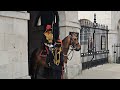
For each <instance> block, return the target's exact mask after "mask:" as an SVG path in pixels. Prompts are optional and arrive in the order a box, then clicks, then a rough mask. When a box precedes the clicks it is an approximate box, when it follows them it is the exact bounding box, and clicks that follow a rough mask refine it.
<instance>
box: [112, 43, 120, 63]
mask: <svg viewBox="0 0 120 90" xmlns="http://www.w3.org/2000/svg"><path fill="white" fill-rule="evenodd" d="M112 51H113V57H114V63H117V64H120V43H117V44H114V45H112Z"/></svg>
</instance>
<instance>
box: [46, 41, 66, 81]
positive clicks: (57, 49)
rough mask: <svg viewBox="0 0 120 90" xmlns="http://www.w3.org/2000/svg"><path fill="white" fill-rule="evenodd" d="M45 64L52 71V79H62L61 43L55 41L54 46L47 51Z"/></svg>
mask: <svg viewBox="0 0 120 90" xmlns="http://www.w3.org/2000/svg"><path fill="white" fill-rule="evenodd" d="M47 62H48V63H49V66H50V68H51V69H52V71H51V75H52V79H61V78H62V70H63V69H62V68H63V63H64V61H63V52H62V41H61V40H57V41H56V42H55V44H54V48H52V49H51V50H50V51H49V54H48V57H47Z"/></svg>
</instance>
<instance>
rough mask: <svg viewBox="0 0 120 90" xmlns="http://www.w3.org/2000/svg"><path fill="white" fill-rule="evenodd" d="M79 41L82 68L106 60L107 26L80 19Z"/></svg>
mask: <svg viewBox="0 0 120 90" xmlns="http://www.w3.org/2000/svg"><path fill="white" fill-rule="evenodd" d="M80 25H81V30H80V42H81V59H82V69H83V70H84V69H89V68H91V67H94V66H97V65H102V64H105V63H107V62H108V53H109V50H108V31H109V30H108V26H105V25H102V24H98V23H96V15H95V16H94V23H92V22H91V21H89V20H87V19H81V20H80Z"/></svg>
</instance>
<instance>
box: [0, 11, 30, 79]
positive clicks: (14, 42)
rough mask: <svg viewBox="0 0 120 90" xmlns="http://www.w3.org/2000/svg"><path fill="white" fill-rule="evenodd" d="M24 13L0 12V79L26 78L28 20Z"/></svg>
mask: <svg viewBox="0 0 120 90" xmlns="http://www.w3.org/2000/svg"><path fill="white" fill-rule="evenodd" d="M29 19H30V16H29V14H28V13H27V12H25V11H0V79H17V78H24V79H25V78H30V77H29V76H28V20H29Z"/></svg>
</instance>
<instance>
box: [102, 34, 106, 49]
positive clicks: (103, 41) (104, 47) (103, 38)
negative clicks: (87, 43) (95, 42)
mask: <svg viewBox="0 0 120 90" xmlns="http://www.w3.org/2000/svg"><path fill="white" fill-rule="evenodd" d="M105 49H106V40H105V36H101V50H105Z"/></svg>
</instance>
